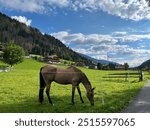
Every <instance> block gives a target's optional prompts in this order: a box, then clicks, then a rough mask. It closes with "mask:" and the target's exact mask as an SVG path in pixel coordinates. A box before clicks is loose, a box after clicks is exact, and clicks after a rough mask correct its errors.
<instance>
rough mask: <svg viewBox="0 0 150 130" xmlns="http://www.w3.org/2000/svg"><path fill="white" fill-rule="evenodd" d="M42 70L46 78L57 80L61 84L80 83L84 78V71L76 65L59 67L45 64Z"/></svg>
mask: <svg viewBox="0 0 150 130" xmlns="http://www.w3.org/2000/svg"><path fill="white" fill-rule="evenodd" d="M41 72H42V74H43V76H44V77H45V79H46V80H49V81H51V82H52V81H55V82H57V83H60V84H74V83H77V84H78V83H80V81H81V79H82V76H81V73H82V71H81V70H80V69H78V68H76V67H68V68H57V67H54V66H45V67H43V69H42V71H41Z"/></svg>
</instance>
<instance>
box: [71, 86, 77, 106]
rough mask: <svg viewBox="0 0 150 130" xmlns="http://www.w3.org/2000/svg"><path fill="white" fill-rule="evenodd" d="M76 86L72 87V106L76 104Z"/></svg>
mask: <svg viewBox="0 0 150 130" xmlns="http://www.w3.org/2000/svg"><path fill="white" fill-rule="evenodd" d="M75 88H76V87H75V86H74V85H72V100H71V101H72V104H74V94H75Z"/></svg>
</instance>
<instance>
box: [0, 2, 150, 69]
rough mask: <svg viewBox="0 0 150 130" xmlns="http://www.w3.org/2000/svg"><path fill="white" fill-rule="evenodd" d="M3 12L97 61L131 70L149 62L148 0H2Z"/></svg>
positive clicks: (149, 21) (149, 15)
mask: <svg viewBox="0 0 150 130" xmlns="http://www.w3.org/2000/svg"><path fill="white" fill-rule="evenodd" d="M0 12H2V13H4V14H6V15H8V16H10V17H11V18H12V19H16V20H18V21H20V22H22V23H25V24H26V25H27V26H32V27H36V28H38V29H39V30H40V31H41V32H42V33H43V34H44V33H47V34H50V35H53V36H54V37H56V38H58V39H59V40H61V41H62V42H63V43H64V44H65V45H66V46H68V47H70V48H71V49H73V50H74V51H76V52H79V53H83V54H86V55H88V56H91V57H93V58H96V59H105V60H110V61H115V62H117V63H120V64H124V63H125V62H127V63H129V65H130V67H134V66H138V65H140V64H141V63H142V62H144V61H146V60H148V59H150V7H148V4H147V2H146V1H145V0H40V1H39V0H11V1H10V0H0Z"/></svg>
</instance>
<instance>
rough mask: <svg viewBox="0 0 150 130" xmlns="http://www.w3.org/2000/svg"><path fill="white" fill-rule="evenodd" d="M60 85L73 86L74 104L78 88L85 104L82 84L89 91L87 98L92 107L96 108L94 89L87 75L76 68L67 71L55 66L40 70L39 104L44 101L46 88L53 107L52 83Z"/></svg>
mask: <svg viewBox="0 0 150 130" xmlns="http://www.w3.org/2000/svg"><path fill="white" fill-rule="evenodd" d="M53 81H54V82H56V83H59V84H64V85H66V84H72V103H73V104H74V93H75V89H76V88H77V90H78V93H79V96H80V100H81V102H82V103H84V101H83V99H82V95H81V91H80V88H79V84H80V83H82V84H83V85H84V87H85V89H86V91H87V98H88V99H89V101H90V104H91V106H94V89H95V88H92V87H91V83H90V81H89V80H88V78H87V77H86V75H85V74H84V73H83V72H82V71H81V70H79V69H78V68H76V67H72V66H71V67H69V68H67V69H63V68H57V67H54V66H48V65H47V66H44V67H42V68H41V69H40V89H39V102H40V103H42V102H43V100H44V97H43V91H44V88H45V87H46V94H47V97H48V100H49V102H50V104H52V105H53V103H52V100H51V98H50V87H51V83H52V82H53Z"/></svg>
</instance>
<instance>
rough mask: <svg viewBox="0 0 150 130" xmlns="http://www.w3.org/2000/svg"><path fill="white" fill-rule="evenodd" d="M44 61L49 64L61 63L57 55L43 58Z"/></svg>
mask: <svg viewBox="0 0 150 130" xmlns="http://www.w3.org/2000/svg"><path fill="white" fill-rule="evenodd" d="M42 61H44V62H48V63H59V62H60V58H59V57H58V56H57V55H50V56H46V57H44V58H42Z"/></svg>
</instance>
